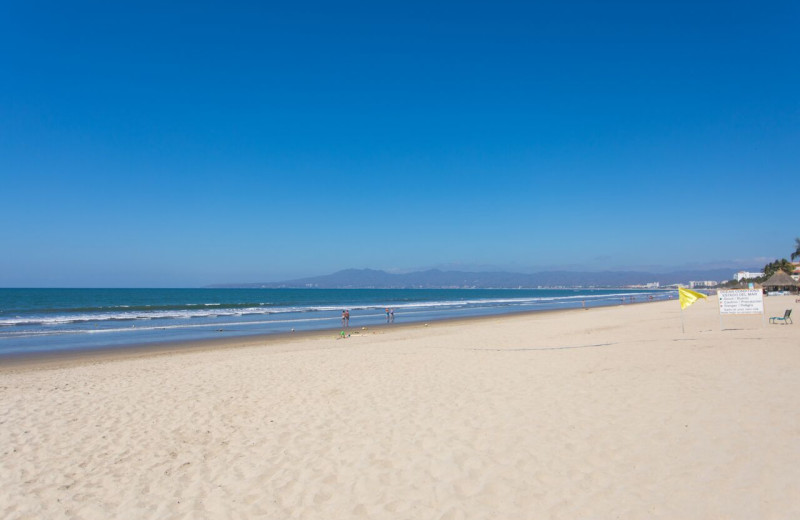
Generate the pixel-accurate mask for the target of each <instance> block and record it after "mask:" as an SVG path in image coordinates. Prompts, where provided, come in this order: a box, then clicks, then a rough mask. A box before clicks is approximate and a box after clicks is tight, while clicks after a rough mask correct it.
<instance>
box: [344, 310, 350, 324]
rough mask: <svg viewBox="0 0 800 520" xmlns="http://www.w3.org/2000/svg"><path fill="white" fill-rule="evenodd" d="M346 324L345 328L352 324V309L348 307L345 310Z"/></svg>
mask: <svg viewBox="0 0 800 520" xmlns="http://www.w3.org/2000/svg"><path fill="white" fill-rule="evenodd" d="M344 326H345V328H346V327H349V326H350V310H349V309H346V310H345V311H344Z"/></svg>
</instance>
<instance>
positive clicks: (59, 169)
mask: <svg viewBox="0 0 800 520" xmlns="http://www.w3.org/2000/svg"><path fill="white" fill-rule="evenodd" d="M285 4H291V5H285ZM798 5H800V4H798V3H797V2H774V3H770V2H766V3H759V4H753V3H751V2H747V3H745V2H713V3H704V2H669V3H660V4H659V3H650V2H552V3H551V2H548V3H535V2H519V3H516V2H512V3H507V2H396V3H390V2H336V3H333V2H331V3H314V2H291V3H290V2H275V3H256V2H254V3H252V4H251V3H236V2H225V3H222V2H219V3H204V2H192V3H186V4H183V5H178V4H174V5H172V6H166V5H164V4H163V3H161V2H152V3H151V2H131V3H129V4H127V5H119V4H118V3H115V2H96V3H82V2H75V3H72V2H37V1H30V2H17V3H11V2H6V3H5V4H4V5H3V6H2V14H0V45H2V49H3V52H2V53H0V181H1V183H2V184H1V185H2V189H0V219H2V223H3V238H2V241H0V243H1V244H2V246H0V249H1V251H0V286H111V287H118V286H196V285H203V284H209V283H215V282H232V281H274V280H281V279H286V278H291V277H295V276H305V275H315V274H325V273H328V272H332V271H335V270H338V269H342V268H349V267H357V268H359V267H370V268H375V269H389V270H408V269H417V268H427V267H451V268H461V269H484V268H500V269H508V270H516V271H536V270H542V269H549V268H554V267H567V268H570V269H586V270H602V269H627V268H651V269H660V270H669V269H671V268H679V267H685V266H718V265H725V266H728V265H730V266H739V267H755V266H759V265H763V263H765V262H766V261H767V260H771V259H773V258H776V257H785V256H788V255H789V253H790V251H791V250H792V245H793V242H794V237H796V236H800V226H799V225H798V208H800V202H798V198H797V193H798V188H800V168H799V167H800V63H799V61H800V60H798V56H800V36H798V34H800V31H798V30H797V27H798V26H800V8H799V7H798ZM765 192H770V193H776V192H782V193H784V194H785V198H783V197H774V196H769V197H765V196H764V195H762V194H763V193H765Z"/></svg>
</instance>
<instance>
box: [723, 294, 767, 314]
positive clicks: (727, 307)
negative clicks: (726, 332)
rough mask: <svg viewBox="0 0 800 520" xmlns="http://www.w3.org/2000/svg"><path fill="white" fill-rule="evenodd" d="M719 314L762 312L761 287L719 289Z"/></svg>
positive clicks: (762, 295)
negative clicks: (731, 289)
mask: <svg viewBox="0 0 800 520" xmlns="http://www.w3.org/2000/svg"><path fill="white" fill-rule="evenodd" d="M718 294H719V313H720V314H764V294H763V293H762V292H761V289H742V290H733V291H719V293H718Z"/></svg>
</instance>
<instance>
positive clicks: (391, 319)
mask: <svg viewBox="0 0 800 520" xmlns="http://www.w3.org/2000/svg"><path fill="white" fill-rule="evenodd" d="M389 321H390V322H391V323H394V309H389Z"/></svg>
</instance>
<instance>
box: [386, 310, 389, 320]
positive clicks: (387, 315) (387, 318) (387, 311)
mask: <svg viewBox="0 0 800 520" xmlns="http://www.w3.org/2000/svg"><path fill="white" fill-rule="evenodd" d="M386 323H389V307H386Z"/></svg>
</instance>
